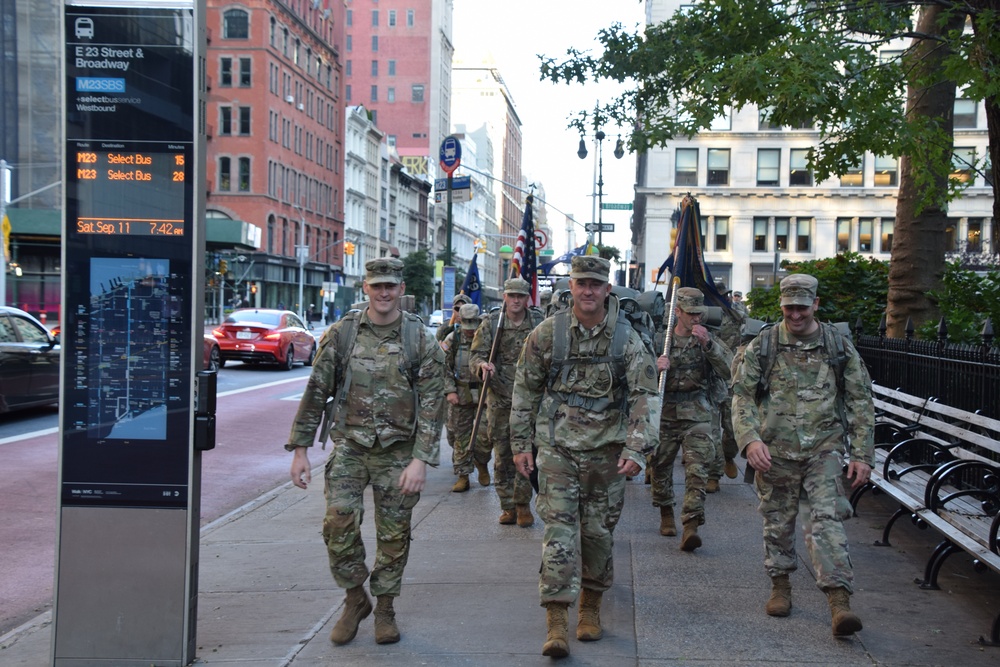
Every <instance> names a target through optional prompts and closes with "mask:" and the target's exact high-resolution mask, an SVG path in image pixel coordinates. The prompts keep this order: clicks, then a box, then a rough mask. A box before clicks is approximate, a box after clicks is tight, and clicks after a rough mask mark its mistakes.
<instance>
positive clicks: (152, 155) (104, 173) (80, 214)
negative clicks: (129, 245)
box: [70, 142, 189, 237]
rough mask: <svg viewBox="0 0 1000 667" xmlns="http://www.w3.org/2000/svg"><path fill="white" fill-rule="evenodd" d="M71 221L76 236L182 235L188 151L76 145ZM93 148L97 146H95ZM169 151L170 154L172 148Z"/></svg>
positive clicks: (167, 147)
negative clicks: (75, 202)
mask: <svg viewBox="0 0 1000 667" xmlns="http://www.w3.org/2000/svg"><path fill="white" fill-rule="evenodd" d="M76 143H77V145H76V148H77V150H76V151H75V152H71V153H70V157H75V163H76V164H75V168H74V169H73V170H71V172H70V173H71V174H73V173H74V172H75V177H76V178H75V179H74V180H75V181H76V191H77V192H78V193H79V194H80V197H79V201H80V206H79V208H78V210H77V215H76V219H75V220H74V221H71V223H70V224H71V225H72V231H73V232H75V233H77V234H98V235H104V236H115V235H124V236H174V237H176V236H183V235H184V229H185V227H184V186H185V183H186V182H187V166H188V162H189V160H188V157H187V150H186V148H185V146H184V145H181V144H176V145H174V144H165V145H159V146H150V145H148V144H146V142H140V143H138V144H136V143H132V142H129V143H123V142H113V143H112V142H76ZM95 144H96V146H95ZM171 149H173V150H171Z"/></svg>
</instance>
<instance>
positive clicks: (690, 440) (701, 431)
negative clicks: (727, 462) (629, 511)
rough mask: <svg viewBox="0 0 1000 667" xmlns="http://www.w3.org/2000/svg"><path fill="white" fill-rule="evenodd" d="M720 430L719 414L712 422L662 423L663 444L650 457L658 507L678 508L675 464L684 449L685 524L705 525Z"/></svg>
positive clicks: (682, 519) (682, 513)
mask: <svg viewBox="0 0 1000 667" xmlns="http://www.w3.org/2000/svg"><path fill="white" fill-rule="evenodd" d="M718 430H719V415H718V413H715V414H714V418H713V419H712V420H711V421H708V422H692V421H687V420H674V419H663V420H660V442H659V443H657V445H656V448H655V449H654V450H653V453H652V454H651V455H650V457H649V468H650V470H651V471H652V474H653V483H652V496H653V506H654V507H673V506H674V475H673V470H674V460H675V459H676V458H677V452H678V451H679V450H680V448H681V447H683V448H684V503H683V505H682V506H681V522H682V523H684V522H687V521H691V520H692V519H697V521H698V523H699V524H703V523H705V487H706V486H707V485H708V480H709V467H710V466H711V465H712V462H713V461H714V460H715V447H716V445H715V443H716V441H717V440H718V439H719V437H718ZM647 472H648V471H647Z"/></svg>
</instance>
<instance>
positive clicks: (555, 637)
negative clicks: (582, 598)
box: [542, 602, 569, 658]
mask: <svg viewBox="0 0 1000 667" xmlns="http://www.w3.org/2000/svg"><path fill="white" fill-rule="evenodd" d="M545 623H546V625H547V627H548V633H547V634H546V635H545V644H544V645H543V646H542V655H547V656H549V657H550V658H565V657H566V656H567V655H569V637H568V636H567V633H568V632H569V605H568V604H566V603H565V602H549V603H548V604H546V605H545Z"/></svg>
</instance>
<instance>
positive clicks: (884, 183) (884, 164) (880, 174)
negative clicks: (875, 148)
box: [875, 155, 899, 188]
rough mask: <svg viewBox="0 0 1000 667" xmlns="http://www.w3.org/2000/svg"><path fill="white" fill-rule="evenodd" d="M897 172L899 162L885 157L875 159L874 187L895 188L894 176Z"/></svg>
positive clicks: (880, 156)
mask: <svg viewBox="0 0 1000 667" xmlns="http://www.w3.org/2000/svg"><path fill="white" fill-rule="evenodd" d="M898 170H899V160H897V159H896V158H894V157H890V156H887V155H879V156H876V157H875V187H877V188H889V187H892V188H894V187H896V174H897V172H898Z"/></svg>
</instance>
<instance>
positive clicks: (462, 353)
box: [442, 329, 480, 405]
mask: <svg viewBox="0 0 1000 667" xmlns="http://www.w3.org/2000/svg"><path fill="white" fill-rule="evenodd" d="M442 347H443V348H444V369H445V373H444V393H445V396H447V395H448V394H450V393H452V392H455V393H456V394H458V404H459V405H471V404H473V403H475V402H477V401H478V400H479V387H480V382H479V375H478V374H477V373H475V372H474V371H473V370H472V369H471V368H470V367H469V358H470V356H471V355H472V341H471V340H469V339H468V338H466V337H465V336H463V335H462V331H461V329H459V330H457V331H455V332H454V333H450V334H448V337H447V338H445V340H444V342H443V343H442Z"/></svg>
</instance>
